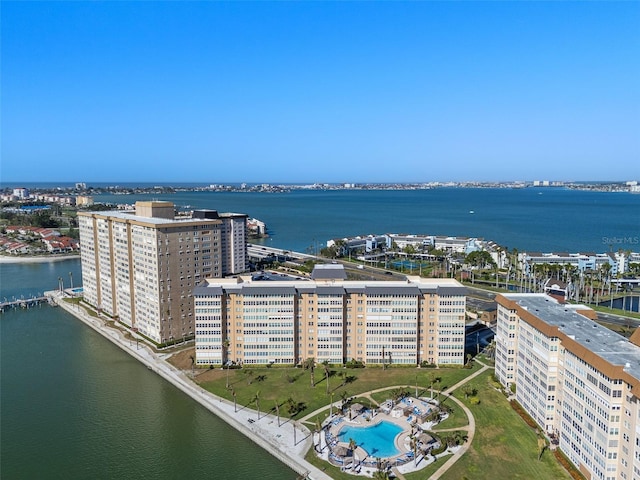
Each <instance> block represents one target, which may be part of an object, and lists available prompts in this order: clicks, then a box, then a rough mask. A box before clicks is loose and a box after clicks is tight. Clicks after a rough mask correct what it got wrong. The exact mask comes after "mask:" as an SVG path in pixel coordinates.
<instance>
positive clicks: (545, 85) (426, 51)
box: [0, 1, 640, 184]
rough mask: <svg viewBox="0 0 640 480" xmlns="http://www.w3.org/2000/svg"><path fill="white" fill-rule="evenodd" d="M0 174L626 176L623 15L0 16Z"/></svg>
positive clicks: (518, 9)
mask: <svg viewBox="0 0 640 480" xmlns="http://www.w3.org/2000/svg"><path fill="white" fill-rule="evenodd" d="M0 5H1V7H0V8H1V22H2V23H1V27H2V33H1V35H2V46H1V49H2V50H1V53H2V105H1V113H2V147H1V148H2V151H1V153H2V165H1V170H0V180H1V181H2V182H15V181H24V182H27V181H48V182H50V181H89V182H91V181H94V182H98V181H103V182H110V181H114V182H117V181H120V182H125V181H131V182H135V181H140V182H161V181H163V182H176V183H177V182H187V181H195V182H199V181H202V182H203V183H205V184H209V183H224V182H270V183H277V182H395V181H397V182H403V181H408V182H427V181H442V180H524V179H528V180H533V179H552V180H553V179H558V180H626V179H637V180H640V2H487V3H485V2H406V3H405V2H364V3H360V2H344V3H343V2H303V3H298V2H257V3H253V2H161V3H156V2H132V3H129V2H42V3H39V2H10V1H3V2H1V4H0Z"/></svg>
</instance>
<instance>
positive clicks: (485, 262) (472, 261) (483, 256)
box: [464, 250, 496, 269]
mask: <svg viewBox="0 0 640 480" xmlns="http://www.w3.org/2000/svg"><path fill="white" fill-rule="evenodd" d="M464 261H465V263H466V264H468V265H471V266H473V267H478V268H483V269H484V268H491V267H493V268H495V267H496V262H494V261H493V258H491V254H490V253H489V252H487V251H486V250H476V251H474V252H471V253H469V254H468V255H467V256H466V257H465V259H464Z"/></svg>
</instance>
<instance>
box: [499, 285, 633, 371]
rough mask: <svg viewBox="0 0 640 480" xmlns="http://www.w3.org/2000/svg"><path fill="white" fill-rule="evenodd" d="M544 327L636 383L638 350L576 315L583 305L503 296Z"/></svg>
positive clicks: (534, 296)
mask: <svg viewBox="0 0 640 480" xmlns="http://www.w3.org/2000/svg"><path fill="white" fill-rule="evenodd" d="M502 296H503V297H505V298H506V299H508V300H511V301H514V302H516V303H517V304H518V305H520V306H521V307H522V308H524V309H526V310H527V311H528V312H530V313H532V314H533V315H535V316H536V317H538V318H539V319H540V320H542V321H544V322H545V323H547V324H548V325H551V326H554V327H558V330H559V331H560V332H562V333H564V334H565V335H567V336H568V337H569V338H571V339H572V340H574V341H576V342H577V343H579V344H580V345H582V346H583V347H585V348H586V349H588V350H590V351H591V352H593V353H594V354H596V355H597V356H599V357H600V358H602V359H603V360H605V361H607V362H609V363H610V364H611V365H616V366H621V367H623V368H624V371H625V372H627V373H629V374H630V375H632V376H633V377H634V378H636V379H639V380H640V347H638V346H636V345H634V344H633V343H631V341H629V340H628V339H627V338H625V337H623V336H622V335H620V334H618V333H615V332H613V331H612V330H609V329H608V328H606V327H603V326H602V325H599V324H597V323H596V322H594V321H593V320H590V319H588V318H586V317H585V316H584V315H581V314H579V313H577V312H576V310H578V309H580V310H582V309H588V307H585V306H583V305H568V304H560V303H558V302H557V301H556V300H555V299H554V298H551V297H549V296H547V295H545V294H538V293H529V294H517V293H514V294H503V295H502Z"/></svg>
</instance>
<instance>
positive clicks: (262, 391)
mask: <svg viewBox="0 0 640 480" xmlns="http://www.w3.org/2000/svg"><path fill="white" fill-rule="evenodd" d="M478 368H479V367H478V366H477V365H474V367H473V368H471V369H463V368H450V369H447V368H441V369H426V368H401V367H397V368H388V369H386V370H382V369H381V368H355V369H343V368H339V367H333V368H330V371H331V372H332V374H331V376H330V377H329V394H327V383H326V379H325V375H324V371H323V369H322V368H316V369H315V374H314V381H315V387H313V388H312V387H311V374H310V371H309V370H303V369H301V368H276V367H273V368H252V369H249V368H244V369H240V370H229V371H228V374H229V386H230V389H227V388H226V378H227V371H226V370H224V371H223V370H221V369H216V370H206V371H201V372H200V374H198V375H197V379H196V381H197V382H198V383H199V384H200V386H202V388H204V389H206V390H208V391H210V392H212V393H214V394H216V395H219V396H221V397H224V398H227V399H229V400H233V395H232V390H231V388H232V389H233V391H234V392H235V394H236V402H237V404H238V406H248V407H249V408H252V409H255V408H256V404H255V400H254V399H255V396H256V393H257V394H258V395H259V400H258V402H259V404H260V410H261V411H271V410H275V404H276V402H277V403H278V404H279V405H280V409H281V410H280V413H281V415H283V416H284V415H286V413H285V408H283V407H284V402H286V400H287V399H288V398H289V397H291V398H292V399H293V400H294V401H295V402H302V403H304V404H305V406H306V408H305V409H304V411H302V412H301V413H300V414H298V415H296V418H301V417H303V416H305V415H307V414H308V413H310V412H312V411H314V410H316V409H318V408H320V407H323V406H325V405H328V404H329V403H330V401H331V398H333V401H334V402H336V401H339V400H340V399H341V396H342V395H343V394H344V392H346V393H347V394H348V396H350V397H351V396H358V395H359V394H360V393H362V392H368V391H370V390H375V389H378V388H383V387H386V386H389V385H402V386H405V388H407V389H408V390H409V391H410V392H414V393H415V383H416V374H417V376H418V385H419V386H421V387H422V388H421V389H419V393H420V394H421V395H429V393H428V385H429V384H430V378H431V377H430V375H431V374H432V373H433V374H435V375H436V376H437V377H439V378H441V382H440V383H439V384H437V386H436V388H446V387H447V386H451V385H453V384H455V383H457V382H459V381H460V380H462V379H463V378H465V377H467V376H469V375H470V374H471V373H473V372H475V371H477V370H478ZM248 372H249V373H248ZM339 372H345V373H346V379H343V378H341V377H340V376H339ZM343 383H344V384H343ZM332 393H333V397H332V396H331V394H332ZM388 397H389V394H388V392H387V393H385V392H383V393H379V394H375V395H374V398H375V399H376V401H378V399H380V401H384V400H385V399H386V398H388ZM367 404H368V401H366V402H365V405H367ZM326 414H328V411H327V412H325V414H324V415H320V420H323V419H324V418H325V417H326V416H327V415H326Z"/></svg>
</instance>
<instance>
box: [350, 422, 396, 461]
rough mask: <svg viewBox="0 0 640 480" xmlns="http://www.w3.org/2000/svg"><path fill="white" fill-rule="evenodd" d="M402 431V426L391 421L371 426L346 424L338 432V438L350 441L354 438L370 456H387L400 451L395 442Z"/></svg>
mask: <svg viewBox="0 0 640 480" xmlns="http://www.w3.org/2000/svg"><path fill="white" fill-rule="evenodd" d="M400 432H402V428H400V427H399V426H397V425H396V424H394V423H391V422H380V423H378V424H376V425H373V426H371V427H352V426H350V425H346V426H344V427H342V429H341V430H340V433H338V439H339V440H340V441H341V442H345V443H348V442H349V439H351V438H353V439H354V440H355V442H356V443H357V444H358V446H359V447H362V448H364V449H365V450H366V451H367V453H368V454H369V455H370V456H372V457H380V458H387V457H393V456H394V455H398V454H399V453H400V451H399V450H398V449H397V448H396V446H395V442H394V440H395V438H396V436H397V435H398V434H399V433H400Z"/></svg>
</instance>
